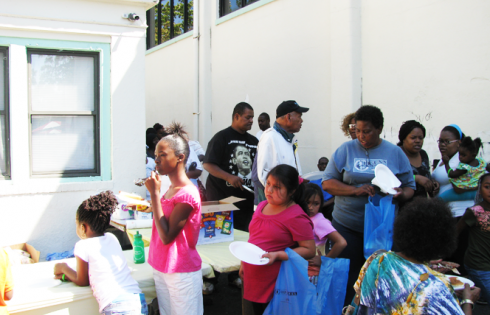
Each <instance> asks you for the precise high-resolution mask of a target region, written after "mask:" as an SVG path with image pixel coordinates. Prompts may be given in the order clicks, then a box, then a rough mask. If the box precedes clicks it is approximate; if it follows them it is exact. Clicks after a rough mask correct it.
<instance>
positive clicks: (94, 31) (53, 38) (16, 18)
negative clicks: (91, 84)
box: [0, 0, 153, 258]
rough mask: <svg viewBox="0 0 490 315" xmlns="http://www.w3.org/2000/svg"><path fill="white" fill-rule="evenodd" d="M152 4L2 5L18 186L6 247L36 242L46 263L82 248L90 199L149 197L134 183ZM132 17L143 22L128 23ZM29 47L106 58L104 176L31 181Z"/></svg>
mask: <svg viewBox="0 0 490 315" xmlns="http://www.w3.org/2000/svg"><path fill="white" fill-rule="evenodd" d="M152 4H153V3H152V2H151V1H149V0H144V1H143V0H140V1H134V2H131V1H124V2H123V1H115V0H114V1H106V2H102V1H67V0H63V1H61V0H46V1H28V2H25V1H24V2H22V3H21V2H16V1H14V2H12V1H7V0H1V1H0V7H2V8H3V10H2V12H1V14H0V30H1V32H0V34H1V35H0V44H2V45H8V46H9V49H10V55H11V57H12V58H11V59H10V81H11V85H10V107H11V116H10V121H11V125H10V135H11V154H12V156H11V163H12V166H11V169H12V179H11V180H2V181H0V216H1V217H2V219H1V220H0V231H1V232H0V233H1V234H0V235H1V237H0V243H1V244H2V245H9V244H15V243H21V242H28V243H30V244H32V245H34V246H35V247H36V248H37V249H38V250H40V251H41V257H42V258H44V257H45V255H46V254H47V253H48V252H60V251H65V250H69V249H71V248H72V247H73V245H74V244H75V242H76V241H77V240H78V237H77V236H76V233H75V224H74V222H75V213H76V210H77V208H78V206H79V204H80V203H81V202H82V201H83V200H84V199H86V198H88V197H89V196H90V195H94V194H97V193H99V192H100V191H103V190H108V189H110V190H114V191H118V190H127V191H136V192H140V193H143V189H141V188H137V187H136V186H134V184H133V180H134V179H135V178H138V177H141V176H144V174H145V166H144V165H145V164H144V158H145V151H144V142H145V140H144V128H145V106H144V104H145V92H144V86H145V76H144V55H145V49H146V47H145V29H146V21H145V12H146V9H147V8H149V7H150V6H151V5H152ZM130 12H136V13H138V14H139V15H140V17H141V19H140V20H139V21H137V22H129V21H128V20H125V19H122V18H121V15H122V14H123V13H130ZM26 47H27V48H28V47H42V48H51V49H60V48H64V49H68V50H69V49H70V47H71V48H73V47H77V49H80V50H83V49H87V50H90V49H94V50H96V51H100V52H101V69H100V71H101V87H100V91H101V104H102V105H101V106H102V107H103V108H101V111H100V119H101V120H103V121H104V124H103V125H101V130H100V132H101V139H103V140H102V143H101V148H100V149H101V159H102V160H103V161H102V175H101V176H99V177H94V178H32V177H31V176H30V172H29V145H28V144H29V132H28V124H29V122H28V119H27V117H28V115H27V110H28V99H27V95H28V94H27V64H26V62H25V60H26V59H25V58H24V60H22V54H25V51H26ZM97 47H106V48H100V49H102V50H100V49H99V48H97ZM16 54H20V57H19V56H18V55H16ZM61 149H62V148H61ZM138 165H139V166H138Z"/></svg>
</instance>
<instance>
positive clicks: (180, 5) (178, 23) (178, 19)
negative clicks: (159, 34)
mask: <svg viewBox="0 0 490 315" xmlns="http://www.w3.org/2000/svg"><path fill="white" fill-rule="evenodd" d="M184 7H185V6H184V0H174V37H176V36H179V35H180V34H184Z"/></svg>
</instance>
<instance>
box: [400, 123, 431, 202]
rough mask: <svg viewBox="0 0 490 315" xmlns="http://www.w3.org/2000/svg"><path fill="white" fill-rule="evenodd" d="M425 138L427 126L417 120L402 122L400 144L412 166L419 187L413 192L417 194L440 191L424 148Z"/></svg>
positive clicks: (422, 194)
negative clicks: (431, 172)
mask: <svg viewBox="0 0 490 315" xmlns="http://www.w3.org/2000/svg"><path fill="white" fill-rule="evenodd" d="M424 138H425V127H424V126H423V125H422V124H421V123H419V122H418V121H415V120H408V121H406V122H404V123H403V124H402V126H401V127H400V131H399V132H398V139H399V140H400V142H398V146H399V147H400V148H401V149H402V150H403V152H404V153H405V155H406V156H407V157H408V160H409V161H410V165H411V166H412V171H413V176H414V179H415V183H416V185H417V189H416V190H415V193H414V194H413V196H414V197H417V196H425V197H426V196H427V194H429V195H430V196H433V195H434V194H437V193H438V192H439V183H438V182H436V181H435V180H433V179H432V176H431V174H430V163H429V156H428V155H427V152H425V151H424V150H423V149H422V146H423V145H424Z"/></svg>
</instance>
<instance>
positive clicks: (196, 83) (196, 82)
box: [192, 0, 200, 141]
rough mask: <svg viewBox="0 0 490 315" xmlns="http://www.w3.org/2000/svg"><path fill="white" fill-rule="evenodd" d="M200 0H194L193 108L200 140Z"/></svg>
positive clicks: (197, 134)
mask: <svg viewBox="0 0 490 315" xmlns="http://www.w3.org/2000/svg"><path fill="white" fill-rule="evenodd" d="M199 15H200V14H199V0H194V10H193V16H194V23H193V24H194V26H193V31H194V34H193V35H192V38H193V39H194V108H193V113H192V115H193V128H194V134H193V136H194V140H196V141H199V115H200V112H199V37H200V35H199Z"/></svg>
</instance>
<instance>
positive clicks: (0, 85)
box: [0, 51, 7, 135]
mask: <svg viewBox="0 0 490 315" xmlns="http://www.w3.org/2000/svg"><path fill="white" fill-rule="evenodd" d="M6 57H7V56H6V55H5V52H4V51H0V110H5V59H6ZM2 135H3V133H2Z"/></svg>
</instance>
